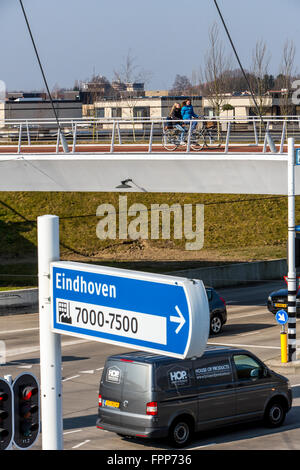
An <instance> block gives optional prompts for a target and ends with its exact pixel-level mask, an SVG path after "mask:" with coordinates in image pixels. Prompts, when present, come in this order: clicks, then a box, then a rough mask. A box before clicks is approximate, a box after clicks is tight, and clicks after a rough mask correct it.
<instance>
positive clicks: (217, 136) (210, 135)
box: [205, 131, 224, 148]
mask: <svg viewBox="0 0 300 470" xmlns="http://www.w3.org/2000/svg"><path fill="white" fill-rule="evenodd" d="M223 141H224V139H223V136H222V132H221V131H219V132H218V131H208V132H207V133H206V134H205V145H206V147H208V148H219V147H221V145H222V143H223Z"/></svg>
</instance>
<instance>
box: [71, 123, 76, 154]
mask: <svg viewBox="0 0 300 470" xmlns="http://www.w3.org/2000/svg"><path fill="white" fill-rule="evenodd" d="M76 140H77V122H75V126H74V128H73V145H72V153H75V149H76Z"/></svg>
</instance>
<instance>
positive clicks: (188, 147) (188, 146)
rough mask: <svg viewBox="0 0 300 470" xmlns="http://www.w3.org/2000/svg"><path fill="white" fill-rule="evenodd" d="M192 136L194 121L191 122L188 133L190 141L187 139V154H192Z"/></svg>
mask: <svg viewBox="0 0 300 470" xmlns="http://www.w3.org/2000/svg"><path fill="white" fill-rule="evenodd" d="M191 135H192V121H190V127H189V132H188V139H187V146H186V151H187V152H190V150H191Z"/></svg>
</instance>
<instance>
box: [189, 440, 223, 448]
mask: <svg viewBox="0 0 300 470" xmlns="http://www.w3.org/2000/svg"><path fill="white" fill-rule="evenodd" d="M215 445H217V443H216V442H212V443H211V444H204V445H203V446H199V447H193V448H191V449H189V450H197V449H203V448H204V447H210V446H215Z"/></svg>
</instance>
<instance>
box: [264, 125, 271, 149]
mask: <svg viewBox="0 0 300 470" xmlns="http://www.w3.org/2000/svg"><path fill="white" fill-rule="evenodd" d="M269 124H270V123H269V121H268V122H267V128H266V133H265V139H264V146H263V153H266V151H267V142H268V132H269Z"/></svg>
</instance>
